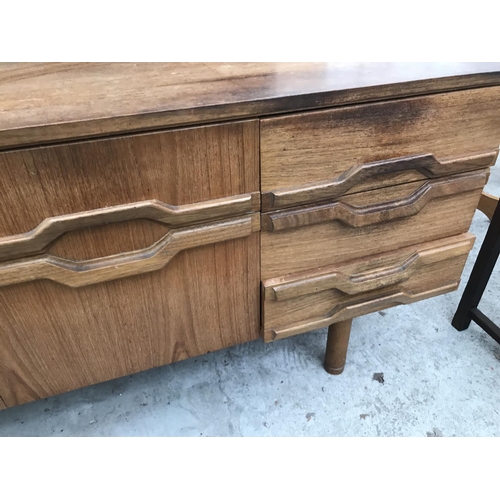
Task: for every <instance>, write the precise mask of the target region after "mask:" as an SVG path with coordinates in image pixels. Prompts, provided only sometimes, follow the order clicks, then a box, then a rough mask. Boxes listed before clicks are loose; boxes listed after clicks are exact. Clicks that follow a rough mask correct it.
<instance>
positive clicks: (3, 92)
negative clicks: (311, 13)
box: [0, 63, 500, 149]
mask: <svg viewBox="0 0 500 500" xmlns="http://www.w3.org/2000/svg"><path fill="white" fill-rule="evenodd" d="M495 85H500V63H138V64H136V63H1V64H0V148H1V149H8V148H13V147H19V146H26V145H36V144H42V143H49V142H59V141H64V140H69V139H76V138H85V137H97V136H108V135H115V134H119V133H125V132H134V131H139V130H154V129H159V128H168V127H176V126H182V125H193V124H197V123H209V122H214V121H223V120H229V119H239V118H249V117H255V116H264V115H272V114H277V113H283V112H292V111H300V110H307V109H318V108H323V107H328V106H339V105H344V104H353V103H361V102H370V101H378V100H383V99H388V98H395V97H407V96H414V95H420V94H428V93H435V92H447V91H453V90H459V89H467V88H476V87H487V86H495Z"/></svg>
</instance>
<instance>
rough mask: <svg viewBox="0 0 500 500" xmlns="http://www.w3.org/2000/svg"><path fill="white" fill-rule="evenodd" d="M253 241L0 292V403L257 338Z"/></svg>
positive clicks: (256, 259)
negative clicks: (149, 265) (123, 271)
mask: <svg viewBox="0 0 500 500" xmlns="http://www.w3.org/2000/svg"><path fill="white" fill-rule="evenodd" d="M258 262H259V233H252V234H251V235H250V236H248V237H246V238H239V239H235V240H231V241H227V242H223V243H216V244H213V245H206V246H203V247H198V248H193V249H191V250H186V251H183V252H181V253H179V254H177V255H176V256H175V257H174V259H172V261H171V262H170V263H169V264H168V265H167V266H165V267H164V268H163V269H161V270H158V271H155V272H152V273H148V274H142V275H138V276H133V277H129V278H123V279H120V280H115V281H109V282H106V283H100V284H96V285H92V286H86V287H82V288H68V287H66V286H63V285H60V284H58V283H54V282H51V281H47V280H44V281H32V282H29V283H22V284H19V285H12V286H7V287H1V288H0V395H1V397H2V398H3V400H4V402H5V404H6V405H7V406H14V405H17V404H22V403H25V402H28V401H33V400H35V399H39V398H45V397H48V396H51V395H53V394H59V393H61V392H65V391H69V390H73V389H76V388H78V387H83V386H86V385H90V384H95V383H98V382H102V381H104V380H109V379H112V378H116V377H121V376H124V375H128V374H131V373H136V372H138V371H141V370H146V369H148V368H152V367H154V366H161V365H164V364H167V363H172V362H175V361H179V360H182V359H186V358H188V357H192V356H198V355H200V354H205V353H207V352H211V351H215V350H217V349H222V348H224V347H228V346H231V345H234V344H240V343H244V342H248V341H250V340H255V339H257V338H258V337H259V322H260V314H259V279H260V277H259V266H258Z"/></svg>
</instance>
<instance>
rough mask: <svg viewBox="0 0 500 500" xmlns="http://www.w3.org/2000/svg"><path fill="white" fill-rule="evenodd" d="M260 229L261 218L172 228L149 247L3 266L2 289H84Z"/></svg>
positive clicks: (35, 259)
mask: <svg viewBox="0 0 500 500" xmlns="http://www.w3.org/2000/svg"><path fill="white" fill-rule="evenodd" d="M258 230H259V215H258V214H253V215H247V216H245V217H239V218H235V219H229V220H225V221H220V222H214V223H210V224H202V225H197V226H190V227H187V228H184V229H172V230H171V231H169V232H168V233H167V234H166V235H165V236H164V237H163V238H162V239H161V240H159V241H158V242H157V243H155V244H154V245H152V246H150V247H149V248H146V249H142V250H137V251H134V252H128V253H124V254H119V255H112V256H110V257H103V258H99V259H93V260H87V261H78V262H76V261H72V260H67V259H62V258H60V257H55V256H51V255H43V256H41V257H31V258H26V259H20V260H16V261H11V262H5V263H3V264H0V286H7V285H13V284H15V283H23V282H26V281H33V280H40V279H48V280H52V281H56V282H58V283H61V284H64V285H67V286H70V287H80V286H85V285H92V284H94V283H100V282H103V281H110V280H115V279H118V278H124V277H127V276H134V275H136V274H143V273H148V272H151V271H156V270H158V269H161V268H162V267H164V266H165V265H166V264H167V263H168V262H169V261H170V260H171V259H172V258H173V257H174V256H175V255H176V254H177V253H178V252H180V251H181V250H185V249H187V248H193V247H199V246H203V245H209V244H212V243H217V242H221V241H227V240H232V239H236V238H243V237H246V236H249V235H250V234H251V233H252V232H254V231H258Z"/></svg>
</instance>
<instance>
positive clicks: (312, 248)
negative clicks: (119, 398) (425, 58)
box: [0, 63, 500, 408]
mask: <svg viewBox="0 0 500 500" xmlns="http://www.w3.org/2000/svg"><path fill="white" fill-rule="evenodd" d="M499 144H500V64H482V63H481V64H475V63H474V64H459V63H451V64H385V63H384V64H326V63H325V64H316V63H315V64H312V63H300V64H298V63H296V64H291V63H282V64H281V63H279V64H270V63H266V64H264V63H258V64H257V63H248V64H247V63H243V64H216V63H213V64H212V63H211V64H206V63H204V64H202V63H186V64H179V63H175V64H174V63H172V64H170V63H169V64H160V63H154V64H94V63H85V64H83V63H74V64H68V63H53V64H31V63H30V64H17V63H16V64H10V63H6V64H2V65H0V197H1V200H0V201H1V203H0V408H6V407H11V406H15V405H19V404H22V403H26V402H29V401H33V400H36V399H39V398H46V397H48V396H51V395H54V394H58V393H62V392H65V391H70V390H73V389H76V388H79V387H83V386H86V385H90V384H95V383H98V382H101V381H105V380H109V379H113V378H116V377H121V376H123V375H127V374H131V373H135V372H139V371H141V370H146V369H149V368H152V367H155V366H159V365H164V364H167V363H172V362H175V361H178V360H182V359H185V358H188V357H192V356H198V355H201V354H205V353H207V352H210V351H215V350H217V349H223V348H225V347H228V346H232V345H235V344H239V343H243V342H249V341H251V340H256V339H259V338H262V339H263V340H264V341H266V342H272V341H276V340H279V339H283V338H286V337H289V336H291V335H297V334H301V333H304V332H307V331H310V330H315V329H319V328H324V327H329V334H328V342H327V348H326V356H325V368H326V369H327V371H329V372H330V373H340V372H341V371H342V369H343V366H344V363H345V356H346V350H347V343H348V340H349V333H350V328H351V320H352V318H354V317H356V316H360V315H363V314H367V313H371V312H374V311H378V310H381V309H385V308H388V307H392V306H396V305H398V304H408V303H411V302H415V301H418V300H422V299H426V298H429V297H433V296H436V295H439V294H443V293H446V292H450V291H452V290H455V289H456V288H457V286H458V284H459V281H460V277H461V273H462V270H463V267H464V264H465V261H466V259H467V255H468V253H469V251H470V249H471V247H472V244H473V241H474V237H473V236H472V235H471V234H469V233H468V230H469V227H470V223H471V219H472V216H473V214H474V211H475V209H476V206H477V204H478V201H479V198H480V195H481V192H482V189H483V186H484V185H485V183H486V181H487V179H488V173H489V167H491V166H493V165H494V164H495V162H496V158H497V155H498V147H499ZM395 334H396V333H395ZM374 335H376V332H374Z"/></svg>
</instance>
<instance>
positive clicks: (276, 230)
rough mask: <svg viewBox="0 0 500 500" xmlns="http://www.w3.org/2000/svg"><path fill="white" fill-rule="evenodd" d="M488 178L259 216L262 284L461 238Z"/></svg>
mask: <svg viewBox="0 0 500 500" xmlns="http://www.w3.org/2000/svg"><path fill="white" fill-rule="evenodd" d="M487 177H488V171H476V172H471V173H467V174H461V175H457V176H452V177H448V178H444V179H433V180H429V181H424V182H413V183H409V184H403V185H400V186H391V187H386V188H381V189H377V190H373V191H366V192H363V193H357V194H351V195H346V196H344V197H342V198H340V199H339V200H338V201H335V202H333V203H327V204H323V205H315V206H312V207H302V208H297V209H288V210H281V211H276V212H270V213H266V214H262V216H261V227H262V234H261V273H262V279H264V280H265V279H271V278H277V277H279V276H284V275H286V274H290V273H295V272H299V271H306V270H309V269H312V268H315V267H322V266H328V265H333V264H339V263H342V262H346V261H349V260H352V259H358V258H363V257H368V256H370V255H374V254H379V253H384V252H390V251H392V250H397V249H398V248H402V247H406V246H410V245H415V244H419V243H423V242H426V241H432V240H436V239H440V238H444V237H448V236H454V235H457V234H461V233H464V232H466V231H468V230H469V226H470V223H471V220H472V217H473V215H474V211H475V209H476V207H477V204H478V202H479V198H480V196H481V192H482V189H483V186H484V184H485V183H486V180H487Z"/></svg>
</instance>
